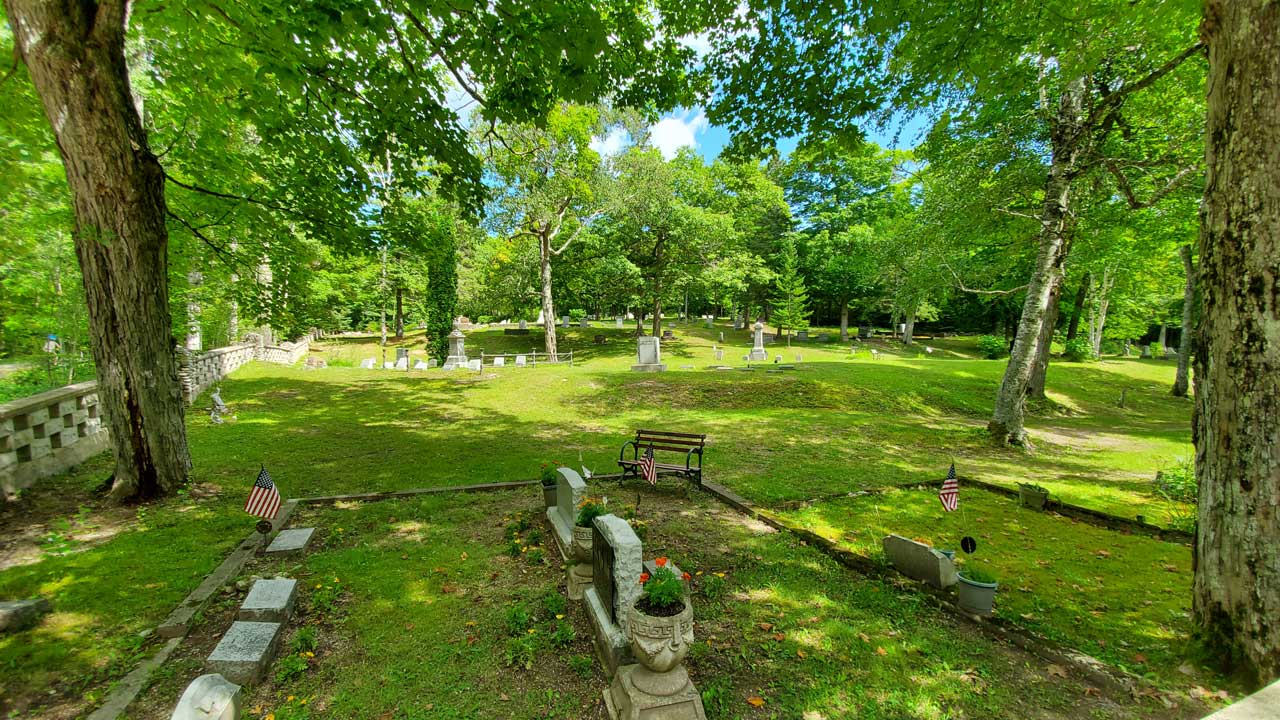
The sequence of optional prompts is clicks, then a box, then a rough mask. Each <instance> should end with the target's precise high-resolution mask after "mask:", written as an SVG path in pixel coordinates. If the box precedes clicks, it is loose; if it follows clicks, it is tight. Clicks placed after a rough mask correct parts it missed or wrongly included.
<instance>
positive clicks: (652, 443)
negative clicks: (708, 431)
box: [636, 430, 707, 453]
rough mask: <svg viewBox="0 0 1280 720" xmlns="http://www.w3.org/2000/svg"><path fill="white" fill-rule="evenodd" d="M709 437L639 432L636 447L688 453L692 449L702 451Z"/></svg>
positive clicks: (691, 434) (647, 431)
mask: <svg viewBox="0 0 1280 720" xmlns="http://www.w3.org/2000/svg"><path fill="white" fill-rule="evenodd" d="M706 440H707V436H706V435H697V434H694V433H678V432H665V431H662V430H637V431H636V445H638V446H640V447H642V448H645V447H652V448H653V449H654V450H674V451H675V452H682V453H687V452H689V450H691V449H695V448H696V449H698V450H701V449H702V448H703V446H704V445H706Z"/></svg>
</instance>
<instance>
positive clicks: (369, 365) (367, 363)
mask: <svg viewBox="0 0 1280 720" xmlns="http://www.w3.org/2000/svg"><path fill="white" fill-rule="evenodd" d="M377 366H378V359H377V358H365V359H364V360H361V361H360V369H362V370H372V369H374V368H375V367H377Z"/></svg>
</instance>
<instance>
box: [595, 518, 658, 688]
mask: <svg viewBox="0 0 1280 720" xmlns="http://www.w3.org/2000/svg"><path fill="white" fill-rule="evenodd" d="M643 551H644V546H643V545H642V544H641V543H640V538H638V537H636V533H635V531H634V530H632V529H631V525H630V524H629V523H628V522H627V521H626V520H623V519H622V518H620V517H618V516H617V515H604V516H601V517H598V518H596V519H595V523H594V529H593V531H592V539H591V553H592V580H591V587H590V588H587V592H586V593H585V599H586V603H587V618H588V619H589V620H590V621H591V629H592V635H593V637H594V640H595V648H596V654H597V655H599V657H600V662H601V663H603V664H604V666H605V667H606V668H607V669H608V673H609V674H613V673H614V671H616V670H617V669H618V667H619V666H620V665H624V664H626V663H630V662H634V659H633V658H632V657H631V641H630V639H629V638H628V636H627V623H628V620H627V610H628V609H629V608H630V607H631V606H632V605H634V604H635V601H636V598H637V597H639V596H640V573H641V572H643V570H644V563H643V557H642V555H643Z"/></svg>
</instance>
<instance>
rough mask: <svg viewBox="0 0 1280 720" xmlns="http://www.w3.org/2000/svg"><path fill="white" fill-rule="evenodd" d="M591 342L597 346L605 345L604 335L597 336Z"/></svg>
mask: <svg viewBox="0 0 1280 720" xmlns="http://www.w3.org/2000/svg"><path fill="white" fill-rule="evenodd" d="M591 342H592V343H594V344H596V345H603V344H604V335H596V336H595V337H594V338H592V339H591Z"/></svg>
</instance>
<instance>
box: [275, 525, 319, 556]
mask: <svg viewBox="0 0 1280 720" xmlns="http://www.w3.org/2000/svg"><path fill="white" fill-rule="evenodd" d="M315 533H316V529H315V528H290V529H288V530H281V531H280V534H279V535H276V539H275V540H272V541H271V544H270V545H268V546H267V554H268V555H277V556H278V555H289V554H292V553H297V552H302V551H303V550H306V549H307V543H309V542H311V536H313V535H315Z"/></svg>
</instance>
